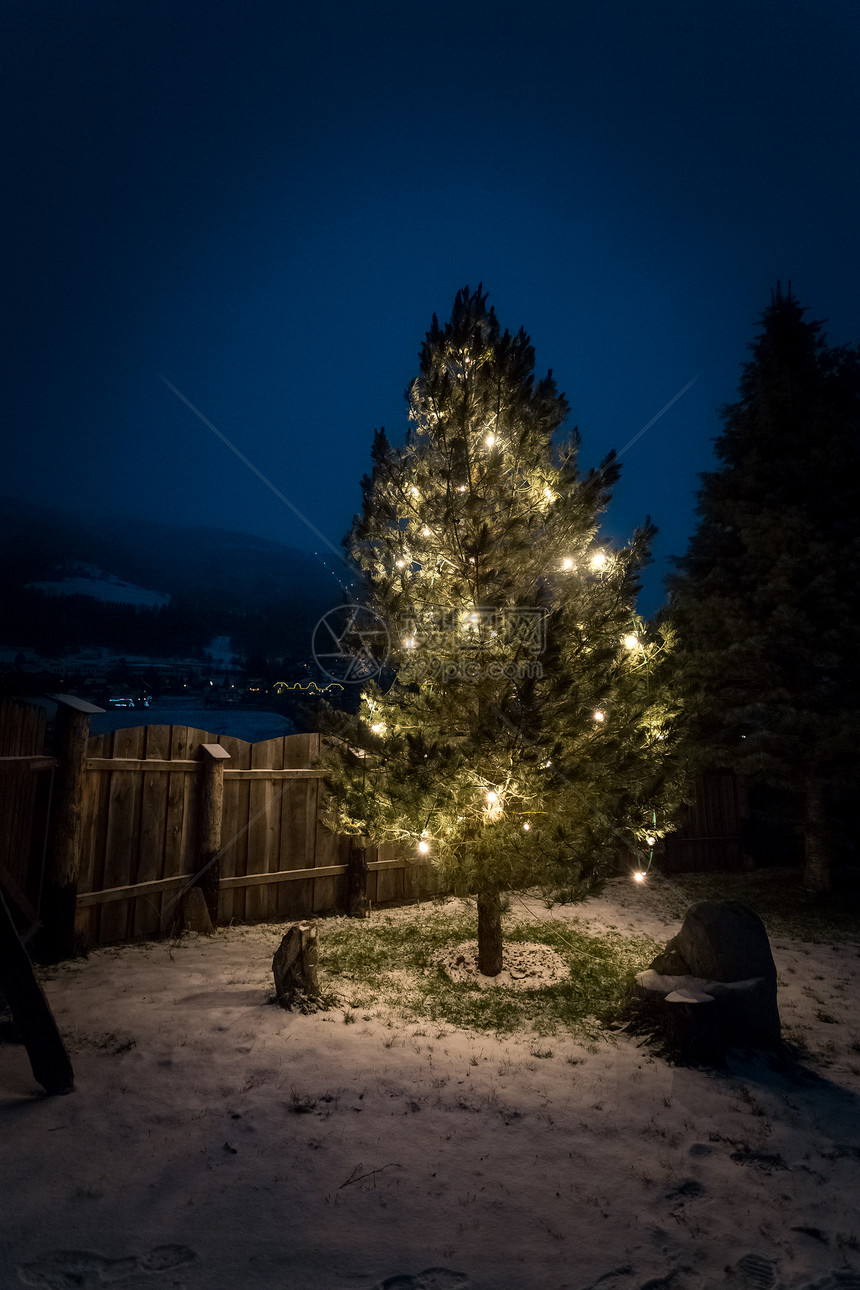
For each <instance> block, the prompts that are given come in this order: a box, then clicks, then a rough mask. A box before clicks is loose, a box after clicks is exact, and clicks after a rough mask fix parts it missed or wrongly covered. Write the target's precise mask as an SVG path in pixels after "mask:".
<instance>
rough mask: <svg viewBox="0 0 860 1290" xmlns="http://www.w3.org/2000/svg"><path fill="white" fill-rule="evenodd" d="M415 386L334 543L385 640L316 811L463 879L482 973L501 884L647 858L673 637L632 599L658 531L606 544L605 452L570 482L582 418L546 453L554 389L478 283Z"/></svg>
mask: <svg viewBox="0 0 860 1290" xmlns="http://www.w3.org/2000/svg"><path fill="white" fill-rule="evenodd" d="M407 398H408V405H409V420H410V426H409V431H408V434H407V437H406V442H405V444H404V445H403V446H402V447H394V446H392V445H391V444H390V443H389V442H388V440H387V438H386V436H385V434H384V432H383V431H380V432H378V433H377V434H376V436H375V440H374V445H373V454H372V455H373V470H372V474H371V475H370V476H369V477H366V478H365V479H364V481H363V494H364V505H363V510H362V514H361V515H360V516H358V517H356V520H355V522H354V524H353V528H352V530H351V532H350V534H349V535H348V537H347V539H346V546H347V549H348V552H349V556H350V558H351V560H352V561H353V562H354V563H355V564H356V565H357V566H358V568H360V570H361V571H362V574H363V577H364V582H365V587H366V594H367V605H368V606H369V607H370V609H372V610H373V611H374V612H375V613H377V614H378V615H379V617H380V619H381V620H382V621H383V622H384V623H385V624H386V628H387V632H388V635H389V638H390V650H389V653H388V656H387V658H386V659H385V664H386V667H387V670H386V671H383V672H382V674H381V675H380V676H379V677H378V678H377V679H376V680H375V681H373V682H371V683H369V684H367V685H366V686H365V687H364V689H363V692H362V698H361V710H360V713H359V717H358V719H357V720H356V722H355V725H354V728H353V729H352V730H351V731H350V732H349V733H348V736H347V738H346V739H345V740H344V741H343V743H341V744H340V745H339V752H338V754H337V756H336V757H334V758H333V761H332V765H331V767H330V777H329V787H330V790H331V794H330V798H329V809H330V816H329V819H330V823H331V824H332V827H334V828H336V829H338V830H339V831H341V832H347V833H354V834H358V835H362V836H364V837H366V838H368V839H371V840H373V841H381V840H392V839H394V840H397V841H398V842H399V843H401V845H402V846H404V847H406V848H408V849H409V850H410V851H412V852H413V853H416V852H417V853H418V854H421V855H424V856H426V857H427V858H428V859H429V860H432V861H433V862H434V863H435V864H436V865H438V866H439V867H440V868H441V870H442V872H443V875H444V878H445V880H446V882H447V884H448V886H449V888H451V889H453V890H454V891H456V892H461V893H473V894H475V895H476V896H477V903H478V945H479V966H480V970H481V971H482V972H483V973H485V974H488V975H494V974H496V973H498V971H499V970H500V969H501V965H502V944H501V896H502V893H503V892H505V891H507V890H511V889H517V888H520V889H521V888H524V887H527V886H534V885H535V884H538V883H539V884H542V885H544V886H545V887H548V888H552V889H554V890H556V891H558V890H563V891H565V892H568V893H570V894H575V895H581V894H584V893H585V892H586V891H587V890H589V889H590V888H591V887H593V885H594V884H595V883H596V882H598V881H599V879H600V877H601V875H603V874H604V873H605V872H606V870H607V868H608V866H609V865H610V864H612V863H614V861H615V860H616V858H617V856H618V853H619V848H621V849H624V848H627V849H628V860H630V861H631V862H632V866H633V868H634V869H635V870H636V871H637V872H641V871H642V870H643V869H644V868H645V867H647V864H648V856H649V851H648V846H649V843H650V845H653V843H654V841H655V840H656V838H657V837H658V836H660V834H661V833H662V832H663V831H664V830H665V828H666V825H667V800H668V796H670V780H669V777H668V776H667V774H666V758H667V753H668V740H667V738H666V736H667V734H668V730H669V726H670V724H671V722H670V720H669V715H670V714H668V713H667V711H666V709H665V707H664V705H663V703H662V701H661V698H660V693H659V691H658V688H657V686H656V680H655V667H656V665H657V660H658V656H659V655H660V653H661V651H662V650H663V649H664V644H663V641H662V640H661V639H660V638H659V637H652V635H650V634H649V632H648V631H647V630H646V628H645V626H644V624H643V623H641V621H640V620H639V619H638V618H637V617H636V615H635V613H634V610H633V604H634V598H635V592H636V590H637V583H636V576H637V571H638V569H639V568H640V567H641V565H642V563H643V561H644V560H645V559H646V558H647V553H648V545H649V542H650V538H651V534H652V531H653V530H652V529H651V528H650V526H647V525H646V526H645V527H644V528H643V529H642V530H641V531H639V532H638V533H637V534H636V535H635V536H634V539H633V541H632V542H631V544H630V546H629V547H627V548H625V549H623V550H611V549H610V548H609V547H608V546H607V545H605V544H602V543H601V542H600V541H599V538H598V522H599V517H600V514H601V512H602V510H603V509H604V508H605V506H606V504H607V502H608V500H609V496H610V488H611V485H612V484H613V483H614V481H615V480H616V479H617V477H618V473H619V468H618V465H617V463H616V461H615V458H614V455H612V454H611V455H610V456H609V457H607V459H606V460H605V461H604V462H603V463H602V464H601V466H600V467H599V469H596V470H591V471H590V472H588V473H587V474H585V475H584V476H580V474H579V471H578V467H577V454H578V448H579V440H578V435H577V433H576V432H574V433H573V434H572V435H571V436H569V437H568V438H567V440H566V441H565V442H563V443H562V444H560V445H559V446H558V447H555V446H554V442H553V436H554V435H555V434H556V432H557V431H558V430H559V428H560V427H561V426H562V424H563V422H564V421H565V419H566V417H567V414H568V405H567V402H566V400H565V398H564V396H563V395H562V394H560V393H559V392H558V390H557V388H556V385H555V382H554V380H553V379H552V374H551V373H550V374H549V375H547V376H546V377H545V378H544V379H543V380H536V379H535V376H534V351H533V349H532V346H531V344H530V341H529V338H528V336H527V335H526V334H525V332H523V331H522V330H521V331H520V332H519V333H518V334H517V335H515V336H514V335H511V334H510V333H509V332H507V331H505V332H504V333H503V332H502V331H501V329H500V327H499V324H498V322H497V320H496V316H495V313H494V310H493V309H492V308H488V306H487V300H486V296H485V295H484V294H483V292H482V291H481V289H480V288H479V289H478V291H475V292H473V291H470V290H469V289H468V288H465V289H463V290H462V291H460V292H459V293H458V295H457V298H456V300H455V303H454V309H453V313H452V316H451V319H450V321H449V322H448V323H446V324H445V325H444V326H440V324H439V323H438V321H437V319H436V318H435V317H434V319H433V325H432V327H431V329H430V331H429V332H428V333H427V337H426V340H425V342H424V345H423V348H422V350H421V355H420V371H419V375H418V377H417V378H416V379H415V381H414V382H413V384H412V386H411V387H410V389H409V391H408V395H407ZM381 662H382V660H380V663H381Z"/></svg>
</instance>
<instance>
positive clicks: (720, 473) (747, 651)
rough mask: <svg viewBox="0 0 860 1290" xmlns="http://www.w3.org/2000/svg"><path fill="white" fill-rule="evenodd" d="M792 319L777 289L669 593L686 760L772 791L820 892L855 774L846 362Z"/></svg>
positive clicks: (852, 409) (797, 317) (855, 545)
mask: <svg viewBox="0 0 860 1290" xmlns="http://www.w3.org/2000/svg"><path fill="white" fill-rule="evenodd" d="M804 313H805V310H804V309H803V308H802V307H801V306H800V305H799V304H798V302H797V300H796V299H795V298H794V296H793V295H792V294H791V290H790V289H789V291H788V294H783V292H782V291H781V290H779V289H778V290H777V292H776V293H775V295H774V297H773V299H772V302H771V304H770V307H769V308H768V309H766V310H765V311H764V313H763V315H762V320H761V321H762V330H761V332H760V334H759V335H758V337H757V339H756V341H755V343H754V344H753V345H752V346H751V349H752V358H751V359H750V361H749V362H748V363H747V364H746V365H745V367H744V369H743V375H742V378H741V383H740V390H739V394H740V397H739V399H738V401H737V402H736V403H733V404H730V405H729V406H727V407H725V408H724V409H723V411H722V418H723V432H722V434H721V435H720V436H719V438H718V439H717V440H716V443H715V450H716V454H717V457H718V459H719V461H720V463H721V464H720V467H719V469H718V470H716V471H714V472H712V473H710V474H706V475H703V476H702V489H701V491H700V493H699V500H698V514H699V522H698V526H697V528H696V531H695V533H694V534H693V537H692V538H691V541H690V544H689V547H688V550H687V553H686V554H685V555H684V557H683V558H682V559H680V560H678V561H677V564H678V567H679V570H680V572H679V574H678V575H676V576H675V577H673V578H672V579H671V580H670V585H671V587H672V590H673V592H674V606H673V613H672V617H673V621H674V623H675V626H676V629H677V633H678V643H679V649H678V653H677V655H676V663H677V678H676V681H677V684H678V687H679V691H680V693H682V694H683V696H684V700H685V703H686V708H687V713H688V733H687V746H688V749H689V751H690V754H691V756H693V757H694V758H695V759H696V760H697V761H698V764H699V765H703V766H730V767H732V768H734V769H735V770H736V771H738V772H740V773H741V774H742V775H744V776H745V777H746V778H747V779H748V780H749V781H750V782H751V783H753V784H754V783H756V782H759V783H767V784H770V785H775V786H777V787H780V788H782V789H783V790H785V792H786V798H787V800H790V801H791V802H792V803H793V804H794V810H793V822H794V823H795V824H796V826H797V828H798V830H799V832H800V833H801V834H802V836H803V838H804V842H805V853H806V854H805V868H804V883H805V885H806V886H807V888H808V889H810V890H811V891H824V890H826V889H827V888H828V887H829V885H830V869H831V856H832V843H833V829H832V821H833V818H834V807H835V805H836V804H837V802H838V799H839V797H840V795H842V796H843V797H844V795H845V794H846V793H848V792H850V793H851V794H853V793H854V792H855V791H856V782H857V776H858V769H860V767H858V756H857V736H856V730H857V716H858V672H857V658H858V646H860V594H858V587H857V579H856V578H855V576H854V574H853V572H852V570H853V569H854V568H855V567H856V562H857V559H858V557H860V522H858V513H860V490H858V484H860V470H858V465H860V458H859V457H858V444H860V435H858V430H860V354H858V352H857V351H856V350H851V349H831V348H829V347H828V346H827V344H826V341H825V338H824V336H823V333H822V328H821V324H820V323H817V322H807V321H806V320H805V319H804Z"/></svg>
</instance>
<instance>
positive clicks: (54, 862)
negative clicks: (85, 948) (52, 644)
mask: <svg viewBox="0 0 860 1290" xmlns="http://www.w3.org/2000/svg"><path fill="white" fill-rule="evenodd" d="M48 698H49V699H53V701H54V702H55V703H56V705H57V717H56V723H55V725H54V745H53V753H54V756H55V757H56V759H57V769H56V770H55V772H54V791H53V795H52V801H51V814H50V819H49V821H48V846H47V854H46V858H45V881H44V885H43V888H42V902H41V918H42V924H43V930H42V932H41V933H40V935H39V939H38V941H37V946H38V953H39V956H40V957H42V958H44V959H46V960H47V961H49V962H55V963H56V962H59V961H60V960H61V959H68V958H73V957H74V955H75V953H76V952H77V949H78V946H77V943H76V936H75V903H76V901H77V897H78V875H79V870H80V851H81V835H82V825H83V796H84V771H85V769H86V760H87V739H88V737H89V732H90V717H91V716H92V715H93V713H98V712H104V708H97V707H96V706H95V704H94V703H87V702H86V700H85V699H79V698H77V696H75V695H73V694H50V695H48Z"/></svg>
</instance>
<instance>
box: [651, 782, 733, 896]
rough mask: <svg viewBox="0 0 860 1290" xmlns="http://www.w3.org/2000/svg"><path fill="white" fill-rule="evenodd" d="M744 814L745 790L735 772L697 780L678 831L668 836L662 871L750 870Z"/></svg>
mask: <svg viewBox="0 0 860 1290" xmlns="http://www.w3.org/2000/svg"><path fill="white" fill-rule="evenodd" d="M744 814H745V803H744V801H743V786H742V783H741V781H740V780H739V779H738V778H737V776H736V775H735V773H734V771H731V770H713V771H709V772H708V773H707V774H706V775H703V776H702V777H701V778H700V779H699V780H697V782H696V790H695V797H694V799H693V801H692V802H690V803H688V804H687V806H685V807H684V809H683V812H682V815H681V818H680V820H679V823H678V829H677V831H676V832H675V833H669V834H668V835H667V836H666V838H665V841H664V844H663V846H664V854H663V857H662V859H661V862H660V867H661V868H663V869H665V870H666V871H667V872H669V873H682V872H693V873H697V872H702V873H704V872H711V871H713V870H716V869H742V868H745V867H747V864H748V861H747V857H746V855H745V853H744V845H743V830H742V821H743V816H744Z"/></svg>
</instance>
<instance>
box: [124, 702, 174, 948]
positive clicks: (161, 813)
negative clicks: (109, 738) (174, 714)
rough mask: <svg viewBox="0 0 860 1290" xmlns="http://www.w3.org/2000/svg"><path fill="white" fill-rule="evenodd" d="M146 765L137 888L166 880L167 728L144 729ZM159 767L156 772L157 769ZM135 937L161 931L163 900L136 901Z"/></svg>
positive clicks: (150, 898)
mask: <svg viewBox="0 0 860 1290" xmlns="http://www.w3.org/2000/svg"><path fill="white" fill-rule="evenodd" d="M144 730H145V732H146V736H145V740H144V748H145V752H146V762H149V761H150V760H152V763H153V764H152V766H147V765H146V762H144V763H143V765H144V766H145V767H146V768H145V769H144V770H142V771H141V772H140V778H141V813H140V837H139V842H138V856H137V869H136V882H137V884H140V883H145V882H156V881H157V880H158V879H159V878H162V877H163V876H164V842H165V833H166V828H167V795H168V789H169V785H168V778H167V771H166V769H163V767H166V766H168V765H169V764H170V763H169V761H168V760H167V757H166V754H167V753H168V752H169V751H170V728H169V727H168V726H144ZM156 767H157V769H156ZM131 919H132V927H133V932H134V935H135V936H152V935H154V934H155V933H156V932H158V931H159V930H160V928H161V897H160V896H157V897H155V898H153V897H149V896H144V895H141V896H139V897H136V898H135V901H134V906H133V909H132V914H131Z"/></svg>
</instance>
